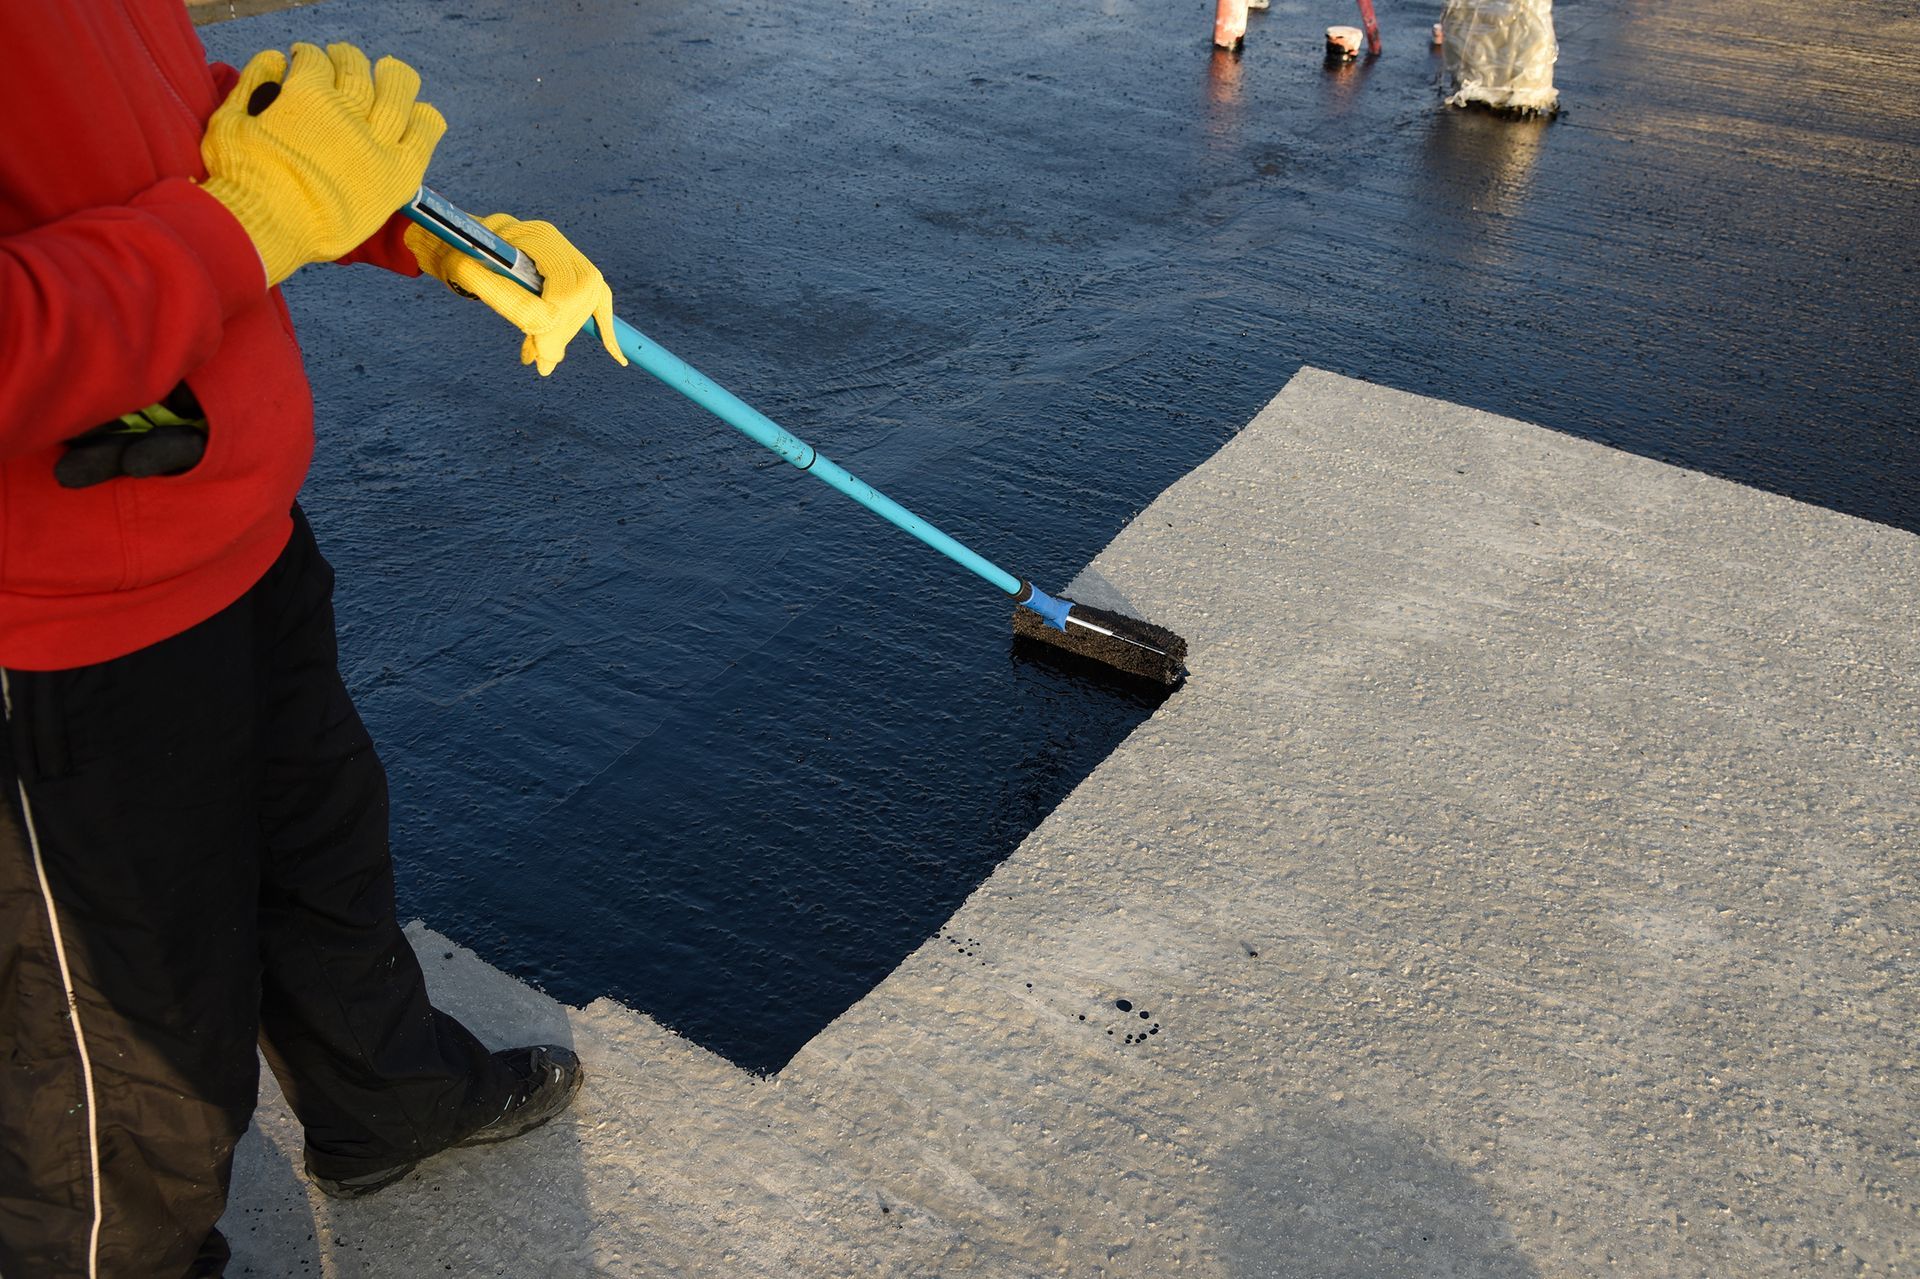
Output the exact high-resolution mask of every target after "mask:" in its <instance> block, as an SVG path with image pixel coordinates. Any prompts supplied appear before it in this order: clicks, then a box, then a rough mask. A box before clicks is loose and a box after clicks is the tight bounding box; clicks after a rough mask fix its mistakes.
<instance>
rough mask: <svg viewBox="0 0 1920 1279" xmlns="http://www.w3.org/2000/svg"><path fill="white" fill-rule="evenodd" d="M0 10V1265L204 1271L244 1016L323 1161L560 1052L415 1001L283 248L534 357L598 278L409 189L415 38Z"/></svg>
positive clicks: (560, 1064) (426, 150)
mask: <svg viewBox="0 0 1920 1279" xmlns="http://www.w3.org/2000/svg"><path fill="white" fill-rule="evenodd" d="M0 47H3V48H5V49H7V51H8V61H9V64H10V66H9V74H8V76H7V77H6V78H5V79H4V81H0V109H4V113H5V118H6V120H7V133H6V140H5V141H4V143H0V705H4V711H5V724H4V732H0V791H4V793H5V796H6V799H5V802H4V804H0V1274H5V1275H6V1276H8V1279H29V1277H32V1276H55V1275H57V1276H68V1275H86V1276H105V1275H112V1276H147V1275H153V1276H168V1277H169V1279H172V1277H173V1276H179V1275H183V1274H195V1275H203V1274H205V1275H217V1274H220V1273H222V1270H223V1267H224V1265H225V1263H226V1258H227V1256H228V1251H227V1248H226V1245H225V1242H224V1241H223V1240H222V1238H221V1237H220V1234H219V1231H218V1230H217V1229H216V1222H217V1220H218V1219H219V1217H220V1214H221V1211H222V1209H223V1206H224V1203H225V1199H226V1193H227V1186H228V1181H229V1177H230V1173H231V1168H232V1159H233V1150H234V1145H235V1143H236V1142H237V1141H238V1139H239V1138H240V1136H241V1134H242V1133H243V1132H244V1131H245V1129H246V1126H247V1124H248V1122H249V1117H250V1115H251V1113H252V1111H253V1107H254V1104H255V1098H256V1090H257V1086H258V1058H257V1056H256V1052H255V1049H256V1044H257V1045H258V1047H259V1049H260V1050H261V1051H262V1052H264V1054H265V1056H266V1059H267V1061H268V1063H269V1065H270V1066H271V1068H272V1070H273V1072H274V1074H275V1076H276V1077H277V1078H278V1080H279V1081H280V1084H281V1086H282V1088H283V1089H284V1090H285V1093H286V1096H287V1099H288V1101H289V1103H290V1104H291V1106H292V1108H293V1111H294V1113H295V1115H296V1116H297V1117H298V1118H299V1120H300V1122H301V1124H302V1125H303V1126H304V1129H305V1139H306V1152H305V1163H306V1170H307V1173H308V1175H309V1177H310V1178H311V1179H312V1181H313V1182H314V1183H315V1184H316V1185H317V1186H318V1187H319V1188H320V1189H321V1190H322V1191H324V1192H326V1193H329V1194H334V1195H345V1196H352V1195H361V1194H368V1193H372V1192H374V1191H376V1190H379V1189H380V1188H382V1187H384V1186H387V1185H390V1184H392V1183H393V1182H394V1181H396V1180H398V1179H399V1178H400V1177H402V1176H405V1175H406V1174H407V1172H409V1171H410V1170H411V1169H412V1168H413V1167H414V1166H415V1165H417V1164H418V1163H419V1162H420V1161H421V1160H423V1159H425V1158H427V1157H429V1156H431V1155H433V1154H436V1153H438V1152H440V1151H443V1150H446V1149H448V1148H450V1147H454V1146H463V1145H470V1144H474V1143H479V1142H489V1141H497V1140H504V1139H506V1138H509V1137H512V1136H515V1135H517V1134H519V1133H521V1132H524V1131H527V1130H528V1129H530V1128H532V1127H535V1126H537V1125H538V1124H540V1123H543V1122H545V1121H546V1120H548V1119H550V1118H552V1117H553V1116H554V1115H555V1114H557V1113H559V1112H560V1111H561V1110H563V1109H564V1108H565V1107H566V1106H567V1104H568V1103H569V1101H570V1100H571V1098H572V1097H573V1096H574V1093H575V1090H576V1089H577V1087H578V1086H579V1083H580V1079H581V1070H580V1065H579V1062H578V1061H577V1060H576V1059H575V1058H574V1056H573V1054H572V1053H570V1052H568V1051H567V1050H566V1049H565V1048H563V1047H559V1046H556V1045H534V1046H526V1047H518V1048H512V1049H507V1050H503V1051H498V1052H489V1051H488V1050H487V1049H486V1048H485V1047H484V1046H483V1045H482V1044H481V1043H480V1042H479V1041H478V1040H477V1039H476V1038H475V1037H474V1035H473V1034H471V1033H470V1032H469V1031H468V1030H467V1029H466V1028H465V1027H463V1026H462V1025H460V1023H459V1022H458V1021H456V1020H455V1019H453V1018H452V1017H450V1016H448V1015H447V1014H445V1013H443V1012H441V1011H439V1010H437V1009H435V1008H434V1007H433V1006H432V1004H431V1002H430V1001H429V999H428V996H427V992H426V989H425V986H424V984H423V980H422V976H421V970H420V966H419V964H418V962H417V961H416V960H415V957H414V955H413V952H412V950H411V949H410V947H409V946H408V943H407V941H406V939H405V937H404V936H403V935H402V933H401V930H400V928H399V927H398V925H397V922H396V919H395V905H394V895H393V874H392V865H391V861H390V857H389V850H388V844H387V791H386V782H385V776H384V773H383V771H382V767H381V764H380V762H379V760H378V758H377V757H376V755H375V753H374V750H373V746H372V743H371V741H370V740H369V738H368V734H367V730H366V729H365V727H364V726H363V725H362V723H361V721H360V718H359V716H358V714H357V713H356V712H355V710H354V707H353V703H352V701H351V700H350V698H349V696H348V693H347V690H346V688H345V686H344V684H343V682H342V680H341V676H340V672H339V668H338V660H337V653H336V647H335V637H334V623H333V611H332V604H331V595H332V582H333V577H332V572H331V570H330V569H329V567H328V565H327V563H326V561H325V560H324V559H323V558H322V556H321V554H320V552H319V549H318V548H317V546H316V545H315V542H314V538H313V534H312V531H311V529H310V527H309V526H308V524H307V521H306V519H305V518H304V516H303V514H302V513H301V511H300V509H299V508H298V507H297V506H296V505H295V502H294V498H295V494H296V493H297V491H298V489H299V487H300V484H301V481H302V479H303V477H304V476H305V474H306V471H307V466H308V463H309V460H310V458H311V455H312V451H313V448H314V432H313V408H312V400H311V395H310V391H309V387H308V383H307V380H306V375H305V372H304V368H303V365H302V362H301V355H300V350H299V347H298V345H297V343H296V341H295V337H294V332H293V328H292V324H291V321H290V318H289V315H288V311H287V307H286V304H285V301H284V300H283V298H282V296H281V292H280V290H279V288H278V285H279V284H280V282H281V281H283V280H285V279H286V278H287V277H288V276H290V275H291V274H293V273H294V272H295V271H297V270H299V269H301V268H302V267H304V266H307V265H309V264H313V263H322V262H334V261H338V262H359V263H370V264H373V265H377V266H381V267H385V268H387V269H389V270H394V271H398V272H400V273H402V274H406V275H419V274H422V273H426V274H430V275H433V276H435V277H437V278H439V279H441V280H443V281H445V282H446V283H448V284H449V285H451V286H454V287H456V288H458V289H459V290H461V291H463V292H466V293H469V294H472V295H475V296H478V297H479V298H481V299H482V300H484V301H486V302H487V303H488V304H489V305H491V306H493V307H494V309H496V310H498V311H499V312H500V313H501V314H502V315H504V316H506V317H507V318H508V319H509V320H511V321H512V322H513V323H514V325H515V326H516V327H518V328H519V329H520V331H521V332H522V334H523V335H524V337H523V340H522V352H521V354H522V358H523V360H524V361H526V362H529V363H533V364H536V365H537V366H538V369H539V372H540V374H541V375H542V376H544V375H546V374H548V373H551V372H552V371H553V369H554V366H555V365H557V364H558V363H559V361H560V360H561V358H562V356H563V354H564V352H565V349H566V345H567V342H568V340H569V339H570V338H572V337H573V336H574V335H575V334H576V333H577V332H579V330H580V329H581V328H582V326H583V325H584V322H585V321H586V319H587V318H588V317H589V316H590V315H591V316H594V317H596V318H597V319H598V321H599V330H600V332H601V333H602V334H607V335H611V334H612V332H613V326H612V323H611V319H612V298H611V293H610V291H609V290H608V288H607V285H606V283H605V281H604V280H603V279H602V277H601V275H600V273H599V271H598V270H596V269H595V268H594V267H593V265H592V263H591V262H589V261H588V260H587V259H586V258H585V257H584V256H583V255H582V254H581V253H580V252H579V251H578V250H577V249H575V248H574V247H573V246H572V245H571V244H570V243H569V242H568V241H567V240H566V239H565V237H563V236H562V235H561V234H560V233H559V232H558V231H557V230H555V229H554V228H553V227H552V226H550V225H548V224H545V223H537V222H526V223H522V222H519V221H517V220H515V219H513V218H511V217H507V216H505V215H495V216H494V217H492V218H489V219H487V222H488V224H489V225H490V226H492V227H493V228H494V230H495V231H497V232H499V233H500V234H501V235H502V236H503V237H504V238H506V239H507V240H509V241H510V242H512V243H514V244H516V245H517V246H519V247H521V248H523V249H525V250H527V251H529V252H530V253H531V254H532V255H533V256H534V258H535V260H536V261H537V262H538V263H539V265H540V267H541V269H542V271H543V272H544V273H545V276H546V280H547V285H546V289H545V291H544V292H543V293H542V294H541V295H539V296H537V297H536V296H534V295H531V294H527V293H525V292H523V291H521V290H520V289H518V287H517V286H515V285H513V284H511V283H509V282H507V281H504V280H500V279H498V278H497V277H495V276H493V275H492V274H490V273H489V272H487V271H486V270H485V269H484V268H482V267H480V266H479V264H478V263H475V262H473V261H471V260H470V259H467V258H466V257H465V256H464V255H461V254H458V253H453V252H450V251H447V250H445V249H444V248H443V246H441V245H440V243H439V242H438V241H437V240H434V239H433V238H432V237H431V236H427V235H425V234H424V233H422V232H420V231H419V230H418V229H417V228H413V227H411V225H410V224H409V223H407V222H406V220H405V219H403V218H400V217H398V216H397V215H396V210H398V209H399V208H400V207H401V206H402V205H404V204H405V203H407V201H408V200H409V199H410V198H411V197H412V195H413V193H414V192H415V190H416V189H417V187H418V186H419V184H420V182H421V180H422V178H423V175H424V174H425V172H426V169H427V163H428V160H429V159H430V158H431V156H432V154H433V151H434V148H435V146H436V144H437V143H438V141H439V139H440V137H441V135H442V133H443V132H444V130H445V128H446V125H445V121H444V120H443V119H442V118H441V116H440V114H439V112H437V111H436V110H435V109H434V108H433V107H432V106H430V105H428V104H426V103H424V102H422V101H420V100H419V98H418V94H419V88H420V81H419V77H418V76H417V75H416V74H415V73H414V72H413V71H412V70H411V69H410V68H409V67H407V66H406V65H405V64H403V63H401V62H399V61H396V60H394V59H391V58H383V59H382V60H381V61H380V62H379V63H378V64H377V65H373V64H370V62H369V60H368V59H367V57H366V56H365V55H364V54H363V53H361V52H360V51H359V50H358V49H356V48H353V47H352V46H350V45H346V44H334V45H331V46H329V47H327V48H324V49H323V48H320V47H317V46H315V45H310V44H297V45H295V46H294V47H293V49H292V52H291V56H289V55H287V54H285V53H282V52H279V51H273V50H270V51H267V52H264V53H262V54H260V55H259V56H257V57H255V58H254V59H252V60H251V61H250V62H249V63H248V65H247V66H246V67H245V69H244V70H243V71H239V72H236V71H235V70H234V69H233V68H231V67H225V66H220V65H209V63H208V61H207V56H206V52H205V50H204V48H203V47H202V46H201V44H200V41H199V38H198V36H197V35H196V33H195V32H194V30H193V26H192V23H191V21H190V20H189V18H188V17H187V15H186V12H185V9H184V7H183V6H182V5H181V4H180V2H179V0H121V2H120V3H116V4H98V3H94V2H93V0H55V2H52V3H46V4H35V5H6V6H0ZM608 349H609V351H610V352H611V353H612V354H613V355H614V357H615V358H616V359H620V360H621V362H622V363H624V362H625V360H624V357H622V356H621V355H620V353H619V350H618V348H617V346H614V345H612V344H611V342H609V346H608Z"/></svg>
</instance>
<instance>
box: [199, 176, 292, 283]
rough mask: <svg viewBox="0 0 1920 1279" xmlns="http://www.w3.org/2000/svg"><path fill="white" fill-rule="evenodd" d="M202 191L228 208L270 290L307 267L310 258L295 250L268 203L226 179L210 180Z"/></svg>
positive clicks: (216, 178)
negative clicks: (263, 270)
mask: <svg viewBox="0 0 1920 1279" xmlns="http://www.w3.org/2000/svg"><path fill="white" fill-rule="evenodd" d="M200 189H201V190H203V191H205V192H206V193H207V194H208V195H210V196H212V197H213V198H214V199H216V200H218V201H220V203H222V204H224V205H226V206H227V212H229V213H231V214H233V216H234V219H235V220H236V221H238V222H239V223H240V225H241V227H242V228H244V229H245V230H246V233H247V238H248V239H250V240H252V241H253V247H254V249H255V250H256V251H258V252H259V254H260V263H261V265H262V266H263V267H265V268H266V272H267V287H268V288H272V287H274V286H275V285H277V284H279V283H280V282H281V281H282V280H284V279H286V278H287V277H288V276H290V275H292V274H293V273H294V272H295V271H298V270H299V269H300V268H301V267H302V266H304V265H305V264H306V258H305V257H304V256H303V255H302V254H301V253H300V252H299V251H298V250H296V249H295V248H294V247H293V237H291V236H289V235H288V234H286V232H285V231H284V230H283V229H282V228H280V227H279V226H278V225H277V223H276V222H275V221H274V218H273V214H272V211H271V209H270V207H269V206H268V204H267V202H266V201H263V200H260V199H259V198H257V197H256V196H255V195H254V194H253V193H252V192H251V191H250V190H249V189H248V188H247V187H246V186H244V185H242V184H241V183H237V182H234V181H232V180H231V179H228V178H224V177H218V176H215V177H209V178H208V179H207V180H206V181H205V182H202V183H201V184H200Z"/></svg>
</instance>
